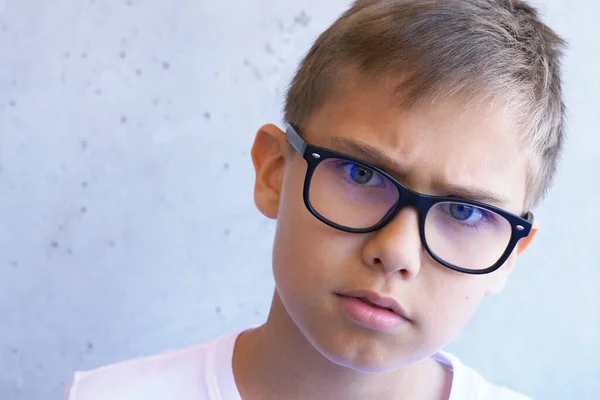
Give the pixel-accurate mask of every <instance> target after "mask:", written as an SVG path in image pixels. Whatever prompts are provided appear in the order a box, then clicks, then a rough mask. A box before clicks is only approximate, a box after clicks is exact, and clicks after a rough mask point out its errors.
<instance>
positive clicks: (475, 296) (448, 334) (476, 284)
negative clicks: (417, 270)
mask: <svg viewBox="0 0 600 400" xmlns="http://www.w3.org/2000/svg"><path fill="white" fill-rule="evenodd" d="M441 274H442V275H443V276H441V277H438V278H437V279H435V280H433V282H432V283H429V284H428V285H427V291H428V293H429V295H428V296H427V299H428V303H427V306H426V307H424V308H423V309H421V310H420V311H421V312H422V313H423V314H422V315H421V317H422V319H421V322H422V324H421V328H422V331H423V332H424V333H425V335H426V336H428V338H426V339H425V340H426V341H430V342H433V343H437V344H438V346H439V347H443V346H445V345H446V344H448V343H449V342H450V341H452V340H453V339H454V338H455V337H456V336H457V335H458V334H459V333H460V332H461V331H462V330H463V328H464V327H465V325H466V324H467V323H468V321H469V320H470V319H471V317H472V316H473V313H474V312H475V310H476V309H477V307H478V306H479V304H480V302H481V300H482V299H483V298H484V296H485V292H486V289H487V286H488V281H489V277H487V276H469V275H461V274H460V273H458V272H453V271H449V272H446V271H443V272H441ZM430 282H431V281H430Z"/></svg>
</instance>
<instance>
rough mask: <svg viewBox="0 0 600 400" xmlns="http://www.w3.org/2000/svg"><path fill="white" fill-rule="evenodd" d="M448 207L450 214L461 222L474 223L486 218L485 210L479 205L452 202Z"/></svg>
mask: <svg viewBox="0 0 600 400" xmlns="http://www.w3.org/2000/svg"><path fill="white" fill-rule="evenodd" d="M447 207H448V211H447V212H448V214H450V216H452V218H454V219H456V220H458V221H460V222H468V223H473V222H478V221H479V220H481V219H482V218H484V214H483V213H484V211H483V210H482V209H480V208H477V207H473V206H468V205H466V204H460V203H450V204H448V205H447Z"/></svg>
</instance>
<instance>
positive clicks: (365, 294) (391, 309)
mask: <svg viewBox="0 0 600 400" xmlns="http://www.w3.org/2000/svg"><path fill="white" fill-rule="evenodd" d="M336 296H337V297H338V298H340V299H341V300H342V304H343V306H344V309H345V310H346V311H347V312H348V314H349V315H350V317H351V318H352V319H353V320H355V321H356V322H359V323H360V324H361V325H365V326H368V327H370V328H375V329H378V330H381V329H383V330H387V329H390V328H393V327H396V326H398V325H400V324H402V323H405V322H411V319H410V317H409V314H408V312H407V311H406V310H405V309H404V308H403V307H402V306H401V305H400V304H399V303H398V302H397V301H396V300H395V299H393V298H392V297H388V296H384V295H380V294H378V293H376V292H373V291H369V290H358V291H350V292H343V293H336Z"/></svg>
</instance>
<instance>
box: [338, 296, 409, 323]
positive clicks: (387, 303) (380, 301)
mask: <svg viewBox="0 0 600 400" xmlns="http://www.w3.org/2000/svg"><path fill="white" fill-rule="evenodd" d="M339 295H340V296H346V297H354V298H357V299H366V300H368V301H370V302H371V303H373V304H375V305H377V306H379V307H384V308H390V309H391V310H392V311H394V312H395V313H396V314H398V315H399V316H401V317H402V318H404V319H407V320H410V317H409V316H408V312H407V311H406V310H405V309H404V308H403V307H402V306H401V305H400V303H398V302H397V301H396V300H395V299H394V298H392V297H388V296H384V295H380V294H379V293H377V292H373V291H371V290H352V291H349V292H342V293H339Z"/></svg>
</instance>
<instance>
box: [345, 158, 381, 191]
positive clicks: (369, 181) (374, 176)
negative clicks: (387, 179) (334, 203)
mask: <svg viewBox="0 0 600 400" xmlns="http://www.w3.org/2000/svg"><path fill="white" fill-rule="evenodd" d="M342 168H343V170H344V172H346V175H347V176H348V178H349V179H350V180H351V181H352V182H354V183H356V184H357V185H364V186H382V185H384V179H383V177H382V176H381V175H380V174H378V173H377V172H375V171H373V170H372V169H369V168H366V167H363V166H361V165H359V164H356V163H353V162H346V163H344V165H343V166H342Z"/></svg>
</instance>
